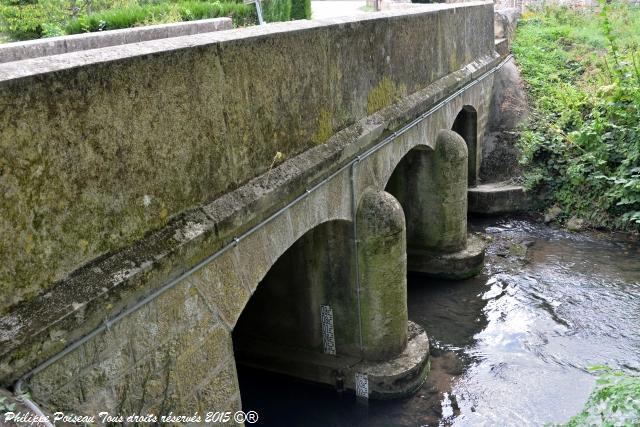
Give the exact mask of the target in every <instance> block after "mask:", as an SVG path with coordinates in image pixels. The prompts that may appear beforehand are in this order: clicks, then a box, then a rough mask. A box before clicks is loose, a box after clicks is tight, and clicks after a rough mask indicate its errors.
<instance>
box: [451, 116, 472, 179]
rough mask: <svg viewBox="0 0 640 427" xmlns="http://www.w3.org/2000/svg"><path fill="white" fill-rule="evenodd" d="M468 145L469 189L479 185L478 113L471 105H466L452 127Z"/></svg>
mask: <svg viewBox="0 0 640 427" xmlns="http://www.w3.org/2000/svg"><path fill="white" fill-rule="evenodd" d="M451 130H452V131H454V132H456V133H457V134H458V135H460V136H461V137H462V138H464V140H465V142H466V143H467V150H468V152H469V169H468V177H469V187H475V186H476V185H477V184H478V113H477V112H476V109H475V108H473V107H472V106H471V105H465V106H464V107H462V110H460V112H459V113H458V115H457V117H456V119H455V120H454V122H453V126H451Z"/></svg>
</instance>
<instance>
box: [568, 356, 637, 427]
mask: <svg viewBox="0 0 640 427" xmlns="http://www.w3.org/2000/svg"><path fill="white" fill-rule="evenodd" d="M590 370H591V371H595V372H599V373H600V375H599V376H598V380H597V383H596V388H595V389H594V390H593V392H591V395H590V396H589V399H588V400H587V404H586V405H585V407H584V409H583V410H582V412H580V413H579V414H578V415H576V416H574V417H572V418H571V420H569V422H568V423H567V424H565V425H564V427H581V426H637V425H639V424H638V423H640V377H638V376H631V375H627V374H624V373H623V372H620V371H615V370H613V369H611V368H608V367H606V366H594V367H592V368H591V369H590Z"/></svg>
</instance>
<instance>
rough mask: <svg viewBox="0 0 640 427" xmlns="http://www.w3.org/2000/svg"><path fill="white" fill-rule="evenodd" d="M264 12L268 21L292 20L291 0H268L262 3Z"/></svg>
mask: <svg viewBox="0 0 640 427" xmlns="http://www.w3.org/2000/svg"><path fill="white" fill-rule="evenodd" d="M262 5H263V7H262V13H263V14H264V16H263V17H264V20H265V21H267V22H278V21H289V20H291V0H266V1H264V2H263V3H262Z"/></svg>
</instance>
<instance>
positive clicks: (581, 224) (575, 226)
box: [567, 216, 589, 231]
mask: <svg viewBox="0 0 640 427" xmlns="http://www.w3.org/2000/svg"><path fill="white" fill-rule="evenodd" d="M588 226H589V223H588V222H587V221H586V220H585V219H583V218H578V217H577V216H572V217H571V218H569V221H567V230H569V231H583V230H584V229H586V228H587V227H588Z"/></svg>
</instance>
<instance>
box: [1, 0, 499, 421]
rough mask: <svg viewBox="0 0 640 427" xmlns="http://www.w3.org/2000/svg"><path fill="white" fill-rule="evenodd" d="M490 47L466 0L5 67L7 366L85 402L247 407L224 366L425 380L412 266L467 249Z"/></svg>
mask: <svg viewBox="0 0 640 427" xmlns="http://www.w3.org/2000/svg"><path fill="white" fill-rule="evenodd" d="M501 61H502V58H501V57H500V55H498V54H497V53H496V50H495V45H494V36H493V4H492V3H491V2H471V3H461V4H455V5H437V6H431V7H426V8H417V9H409V10H406V11H401V12H385V13H378V14H372V15H371V17H367V18H362V17H359V18H358V19H353V18H343V19H337V20H332V21H300V22H295V23H286V24H270V25H267V26H264V27H255V28H247V29H238V30H229V31H222V32H216V33H203V34H195V35H189V36H182V37H176V38H168V39H160V40H151V41H146V42H139V43H132V44H128V45H122V46H111V47H109V46H107V47H102V48H97V49H90V50H84V51H74V52H71V51H70V52H68V53H61V54H57V55H53V56H45V57H36V58H28V59H23V60H19V61H14V62H6V63H3V64H0V111H1V114H0V117H1V118H2V119H1V121H0V126H1V127H2V136H1V137H0V150H1V151H0V153H1V154H2V156H0V162H1V163H0V191H2V192H3V197H4V198H3V202H2V205H1V206H0V218H2V219H1V220H0V231H1V233H0V234H1V235H2V238H1V239H2V241H1V242H0V249H1V250H2V258H3V261H2V263H3V265H2V270H0V285H1V286H2V288H1V291H2V293H3V295H6V296H7V298H3V302H2V306H0V314H1V316H2V317H0V343H1V345H0V348H1V350H0V384H1V385H3V386H5V387H9V388H10V387H14V388H17V389H23V390H24V389H26V388H29V389H30V391H31V396H32V397H33V399H34V400H35V401H36V402H37V403H38V404H40V405H42V406H43V407H44V408H47V409H51V410H65V411H69V412H74V413H79V414H96V413H98V412H100V411H104V410H108V411H110V412H113V413H116V412H119V413H122V414H127V413H137V414H140V413H156V414H160V413H167V412H169V411H173V413H184V414H191V413H193V412H194V411H200V412H201V413H202V412H206V411H207V410H235V409H239V408H240V407H241V396H240V390H239V386H238V382H237V377H236V363H247V364H250V365H254V366H259V367H262V368H265V369H269V370H273V371H277V372H282V373H286V374H288V375H293V376H297V377H300V378H305V379H308V380H312V381H316V382H321V383H326V384H331V385H335V386H336V387H337V388H344V389H350V390H354V391H356V393H357V394H359V395H361V396H363V397H372V398H389V397H395V396H399V395H403V394H407V393H411V392H412V391H414V390H416V389H417V387H419V386H420V385H421V384H422V382H423V381H424V378H425V376H426V375H427V373H428V339H427V335H426V332H425V331H424V330H422V329H421V328H420V327H419V326H417V325H414V324H412V323H410V322H408V319H407V304H406V298H407V296H406V272H407V270H415V271H419V272H422V273H425V274H431V275H436V276H444V277H449V278H460V277H467V276H470V275H473V274H476V273H477V272H478V271H479V269H480V268H481V266H482V260H483V255H484V252H483V251H484V247H483V244H482V241H481V240H480V239H479V238H478V237H475V236H470V235H468V234H467V229H466V214H467V187H468V186H469V185H470V186H473V185H475V184H476V183H477V179H478V175H479V169H480V166H481V162H480V159H481V157H480V156H481V150H482V136H483V134H484V130H485V127H486V124H487V120H488V114H489V111H490V103H491V98H492V85H493V73H494V71H495V70H496V69H497V67H499V66H500V63H501ZM18 391H19V390H18Z"/></svg>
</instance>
